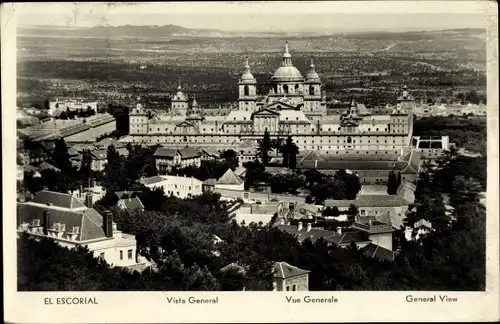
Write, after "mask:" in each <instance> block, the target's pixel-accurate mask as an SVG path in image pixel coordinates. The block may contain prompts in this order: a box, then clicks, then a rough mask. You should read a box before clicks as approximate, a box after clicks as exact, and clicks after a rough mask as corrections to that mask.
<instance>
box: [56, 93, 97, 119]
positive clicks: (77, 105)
mask: <svg viewBox="0 0 500 324" xmlns="http://www.w3.org/2000/svg"><path fill="white" fill-rule="evenodd" d="M87 109H92V110H94V111H95V112H97V101H90V100H86V99H84V98H61V97H59V98H55V99H54V100H51V101H50V102H49V114H52V115H55V114H56V112H61V111H65V110H87Z"/></svg>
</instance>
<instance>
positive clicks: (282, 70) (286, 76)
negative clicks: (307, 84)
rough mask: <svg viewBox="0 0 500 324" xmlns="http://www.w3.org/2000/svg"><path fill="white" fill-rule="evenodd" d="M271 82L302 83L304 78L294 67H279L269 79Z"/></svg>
mask: <svg viewBox="0 0 500 324" xmlns="http://www.w3.org/2000/svg"><path fill="white" fill-rule="evenodd" d="M271 80H273V81H303V80H304V78H303V77H302V74H300V71H299V70H297V68H296V67H295V66H293V65H292V66H280V67H279V68H278V69H277V70H276V72H274V74H273V76H272V77H271Z"/></svg>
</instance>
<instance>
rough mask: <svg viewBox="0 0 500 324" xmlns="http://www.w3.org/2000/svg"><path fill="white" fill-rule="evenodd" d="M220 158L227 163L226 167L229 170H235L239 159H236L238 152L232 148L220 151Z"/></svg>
mask: <svg viewBox="0 0 500 324" xmlns="http://www.w3.org/2000/svg"><path fill="white" fill-rule="evenodd" d="M221 158H223V159H224V161H225V162H226V163H227V164H228V167H229V168H230V169H231V170H233V171H234V170H235V169H236V168H237V167H238V164H239V161H238V154H236V152H235V151H234V150H231V149H229V150H225V151H223V152H222V153H221Z"/></svg>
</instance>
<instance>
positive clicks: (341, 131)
mask: <svg viewBox="0 0 500 324" xmlns="http://www.w3.org/2000/svg"><path fill="white" fill-rule="evenodd" d="M269 83H270V85H271V88H270V90H269V93H268V94H266V95H264V96H262V95H259V94H257V80H256V79H255V78H254V76H253V75H252V73H251V70H250V65H249V63H248V60H247V62H246V65H245V71H244V73H243V74H242V75H241V78H240V80H239V82H238V88H239V99H238V108H237V110H233V111H230V112H229V114H227V115H224V116H222V115H220V116H204V114H203V110H202V109H201V108H200V106H199V105H198V103H197V102H196V99H194V100H193V101H190V100H189V98H188V96H187V95H186V94H185V93H184V92H183V91H182V87H181V85H179V87H178V91H177V93H176V94H175V96H174V97H173V98H172V104H171V107H170V110H169V111H168V112H165V113H163V114H157V115H155V116H153V117H152V118H148V115H147V112H146V110H145V108H144V107H143V105H142V104H141V102H140V100H139V101H138V103H137V106H136V108H134V109H132V111H131V112H130V137H131V140H132V141H133V142H136V143H145V144H161V145H166V146H179V147H182V146H200V147H214V148H233V149H236V151H239V150H238V149H237V148H249V147H256V146H257V140H259V139H261V138H262V136H263V134H264V132H265V131H266V130H267V131H268V132H269V133H270V135H271V138H282V139H286V138H287V137H288V136H291V137H292V139H293V141H294V142H295V143H296V144H297V146H298V148H299V150H300V154H301V155H303V154H307V152H310V151H314V152H316V153H317V154H320V155H321V156H329V157H342V156H345V157H346V158H345V160H349V159H356V160H359V159H370V160H372V159H374V158H373V157H374V156H375V159H376V160H385V161H395V160H398V158H399V157H401V156H403V155H406V154H408V153H409V151H411V142H412V125H413V110H414V100H413V97H412V96H411V94H410V93H409V92H408V91H406V90H404V91H402V94H401V96H400V97H399V99H398V102H397V105H396V106H395V107H394V108H391V109H388V110H387V112H386V113H385V114H372V113H370V112H369V111H368V110H367V109H366V108H365V107H364V106H363V105H360V104H358V103H356V102H354V100H353V101H352V102H351V105H350V107H349V108H348V109H346V110H345V111H344V112H343V113H341V114H339V115H327V110H326V95H325V92H324V91H323V90H322V82H321V79H320V77H319V75H318V73H317V72H316V68H315V65H314V62H313V61H312V60H311V65H310V68H309V71H308V72H307V74H306V75H305V77H304V76H303V75H302V74H301V72H300V71H299V70H298V69H297V68H295V67H294V66H293V63H292V56H291V55H290V53H289V51H288V44H287V45H286V48H285V52H284V54H283V56H282V61H281V66H280V67H279V68H278V69H277V70H276V71H275V73H274V75H273V76H272V77H271V79H270V80H269ZM139 99H140V98H139ZM245 153H246V152H245Z"/></svg>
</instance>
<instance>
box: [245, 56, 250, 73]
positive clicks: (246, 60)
mask: <svg viewBox="0 0 500 324" xmlns="http://www.w3.org/2000/svg"><path fill="white" fill-rule="evenodd" d="M245 69H247V70H250V64H249V63H248V57H246V58H245Z"/></svg>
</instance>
